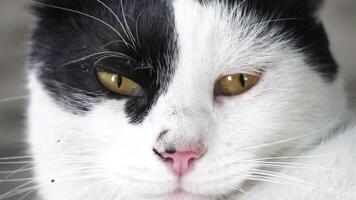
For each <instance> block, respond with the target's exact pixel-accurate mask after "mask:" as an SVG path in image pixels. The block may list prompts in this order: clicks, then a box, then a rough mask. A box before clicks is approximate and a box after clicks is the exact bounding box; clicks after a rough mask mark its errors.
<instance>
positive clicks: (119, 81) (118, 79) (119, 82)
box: [116, 75, 122, 88]
mask: <svg viewBox="0 0 356 200" xmlns="http://www.w3.org/2000/svg"><path fill="white" fill-rule="evenodd" d="M116 84H117V87H118V88H121V86H122V76H120V75H117V79H116Z"/></svg>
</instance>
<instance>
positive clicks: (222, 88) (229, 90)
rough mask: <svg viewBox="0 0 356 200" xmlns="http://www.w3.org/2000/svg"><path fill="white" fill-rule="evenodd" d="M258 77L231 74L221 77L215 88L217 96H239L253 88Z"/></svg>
mask: <svg viewBox="0 0 356 200" xmlns="http://www.w3.org/2000/svg"><path fill="white" fill-rule="evenodd" d="M259 79H260V77H258V76H254V75H250V74H233V75H228V76H224V77H222V78H221V79H220V80H218V82H217V84H216V86H215V93H216V94H215V95H217V96H236V95H240V94H242V93H244V92H246V91H248V90H249V89H251V88H252V87H253V86H255V85H256V84H257V82H258V80H259Z"/></svg>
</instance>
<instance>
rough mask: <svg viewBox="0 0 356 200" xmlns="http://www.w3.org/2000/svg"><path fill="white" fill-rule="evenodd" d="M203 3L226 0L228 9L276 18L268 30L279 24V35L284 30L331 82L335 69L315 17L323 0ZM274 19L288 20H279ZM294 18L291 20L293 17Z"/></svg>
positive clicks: (208, 0) (200, 0) (263, 17)
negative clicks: (238, 8) (237, 7)
mask: <svg viewBox="0 0 356 200" xmlns="http://www.w3.org/2000/svg"><path fill="white" fill-rule="evenodd" d="M197 1H199V2H200V3H201V4H203V5H207V4H210V3H212V2H220V3H227V4H228V5H229V6H230V7H231V8H233V7H236V6H239V7H241V9H242V10H243V12H244V13H246V14H250V13H251V12H253V13H257V16H256V17H260V18H261V21H265V20H266V19H271V20H276V21H275V22H271V23H268V27H267V28H266V32H268V30H269V29H272V28H275V27H279V28H280V30H281V34H283V33H288V35H289V36H290V37H292V38H286V39H288V40H289V39H292V41H294V42H295V43H294V44H295V47H294V48H296V49H300V50H303V52H304V54H305V55H306V57H307V60H306V62H307V63H309V64H310V65H311V66H313V70H315V71H316V72H318V73H320V74H321V75H322V76H323V77H324V78H325V80H326V81H330V82H332V81H333V80H334V79H335V77H336V74H337V72H338V66H337V64H336V62H335V60H334V58H333V56H332V54H331V52H330V47H329V40H328V37H327V35H326V32H325V29H324V26H323V24H322V23H321V22H320V21H319V20H320V19H318V18H317V16H316V12H317V11H318V10H319V8H320V6H321V4H322V2H323V0H197ZM278 19H291V20H282V21H278ZM293 19H295V20H293Z"/></svg>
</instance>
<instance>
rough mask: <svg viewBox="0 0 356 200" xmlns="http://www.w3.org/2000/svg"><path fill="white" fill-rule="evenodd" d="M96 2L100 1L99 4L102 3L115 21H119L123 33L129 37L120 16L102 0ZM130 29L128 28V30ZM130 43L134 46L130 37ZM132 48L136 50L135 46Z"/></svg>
mask: <svg viewBox="0 0 356 200" xmlns="http://www.w3.org/2000/svg"><path fill="white" fill-rule="evenodd" d="M96 1H97V2H98V3H100V4H101V5H103V6H104V7H105V8H106V9H107V10H108V11H109V12H110V13H111V14H112V15H113V16H114V17H115V18H116V20H117V22H119V24H120V26H121V28H122V30H123V31H124V33H125V35H126V36H127V37H128V38H130V36H129V34H128V33H127V30H126V28H125V27H124V25H123V24H122V22H121V20H120V18H119V17H118V16H117V15H116V13H115V12H114V11H113V10H112V9H111V8H110V7H109V6H107V5H106V4H105V3H104V2H102V1H101V0H96ZM128 31H130V30H128ZM123 42H124V43H127V42H125V41H123ZM131 42H132V45H133V46H135V42H134V41H133V40H132V39H131ZM133 50H136V48H133Z"/></svg>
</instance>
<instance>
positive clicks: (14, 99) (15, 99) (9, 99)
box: [0, 95, 30, 104]
mask: <svg viewBox="0 0 356 200" xmlns="http://www.w3.org/2000/svg"><path fill="white" fill-rule="evenodd" d="M29 98H30V97H29V96H27V95H26V96H17V97H9V98H4V99H0V104H2V103H8V102H12V101H20V100H26V99H29Z"/></svg>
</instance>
